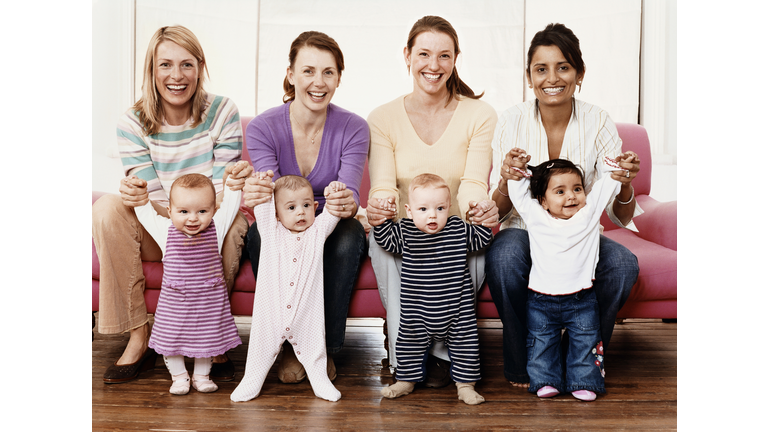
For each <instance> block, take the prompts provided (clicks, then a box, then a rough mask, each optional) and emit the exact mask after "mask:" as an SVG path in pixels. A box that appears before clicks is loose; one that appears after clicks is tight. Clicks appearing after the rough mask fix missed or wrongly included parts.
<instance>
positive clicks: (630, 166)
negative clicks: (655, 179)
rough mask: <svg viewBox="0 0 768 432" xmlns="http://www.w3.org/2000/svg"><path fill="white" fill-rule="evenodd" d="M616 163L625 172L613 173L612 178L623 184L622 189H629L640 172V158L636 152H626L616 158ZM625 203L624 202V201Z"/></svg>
mask: <svg viewBox="0 0 768 432" xmlns="http://www.w3.org/2000/svg"><path fill="white" fill-rule="evenodd" d="M616 162H618V164H619V166H620V167H621V168H623V171H612V172H611V177H612V178H613V179H614V180H616V181H619V182H621V187H622V189H624V188H629V185H630V183H632V180H633V179H634V178H635V177H637V173H638V172H640V158H639V157H638V156H637V154H636V153H635V152H631V151H626V152H624V153H622V154H620V155H619V156H617V157H616ZM622 201H624V200H622Z"/></svg>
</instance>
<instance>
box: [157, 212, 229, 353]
mask: <svg viewBox="0 0 768 432" xmlns="http://www.w3.org/2000/svg"><path fill="white" fill-rule="evenodd" d="M223 275H224V273H223V268H222V265H221V255H219V250H218V240H217V237H216V226H215V224H214V222H213V221H211V224H210V225H209V226H208V228H206V229H205V231H203V232H202V233H200V234H197V235H195V236H193V237H188V236H187V235H185V234H184V233H182V232H181V231H179V230H177V229H176V228H175V227H174V226H173V225H171V226H170V227H168V242H167V243H166V250H165V255H164V256H163V286H162V290H161V291H160V298H159V300H158V303H157V311H156V312H155V324H154V327H153V328H152V335H151V337H150V339H149V347H150V348H152V349H154V350H155V351H157V352H158V353H160V354H163V355H165V356H174V355H183V356H186V357H195V358H197V357H212V356H216V355H221V354H224V353H225V352H227V351H228V350H230V349H232V348H234V347H236V346H238V345H240V344H241V340H240V336H238V334H237V327H236V326H235V320H234V318H232V314H231V312H230V304H229V296H228V295H227V287H226V285H225V283H224V278H223Z"/></svg>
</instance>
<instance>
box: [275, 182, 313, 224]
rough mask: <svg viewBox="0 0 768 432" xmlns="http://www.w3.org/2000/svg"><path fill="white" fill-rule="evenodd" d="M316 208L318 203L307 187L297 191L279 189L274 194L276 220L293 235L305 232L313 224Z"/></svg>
mask: <svg viewBox="0 0 768 432" xmlns="http://www.w3.org/2000/svg"><path fill="white" fill-rule="evenodd" d="M317 206H318V203H317V201H315V197H314V195H313V194H312V189H311V188H309V187H304V188H301V189H298V190H290V189H280V191H278V192H277V193H275V210H276V211H277V220H278V221H280V223H282V224H283V226H284V227H286V228H287V229H288V230H289V231H291V232H292V233H294V234H297V233H300V232H303V231H305V230H306V229H307V228H309V227H311V226H312V224H313V223H315V210H316V209H317Z"/></svg>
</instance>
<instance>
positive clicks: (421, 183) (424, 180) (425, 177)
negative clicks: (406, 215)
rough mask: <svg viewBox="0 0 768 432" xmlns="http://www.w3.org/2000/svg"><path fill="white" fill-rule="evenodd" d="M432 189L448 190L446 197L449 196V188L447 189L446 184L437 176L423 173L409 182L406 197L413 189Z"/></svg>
mask: <svg viewBox="0 0 768 432" xmlns="http://www.w3.org/2000/svg"><path fill="white" fill-rule="evenodd" d="M425 187H433V188H435V189H439V188H445V189H448V196H450V195H451V188H450V187H448V183H446V182H445V180H443V178H442V177H440V176H439V175H437V174H432V173H424V174H419V175H417V176H416V177H414V178H413V180H411V184H410V186H408V195H410V194H411V193H412V192H413V191H414V190H415V189H418V188H425Z"/></svg>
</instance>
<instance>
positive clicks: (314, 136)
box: [288, 109, 325, 145]
mask: <svg viewBox="0 0 768 432" xmlns="http://www.w3.org/2000/svg"><path fill="white" fill-rule="evenodd" d="M288 112H289V113H290V115H291V119H293V121H295V122H296V124H297V125H299V128H301V129H304V127H302V125H301V123H299V121H298V120H296V117H294V116H293V113H292V112H291V111H290V109H289V110H288ZM323 126H325V121H323V124H322V125H321V126H320V127H319V128H318V129H317V130H316V131H315V134H314V135H312V138H310V139H309V140H310V141H311V142H312V145H315V138H317V134H318V133H320V130H321V129H322V128H323ZM306 135H307V136H309V134H306Z"/></svg>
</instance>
